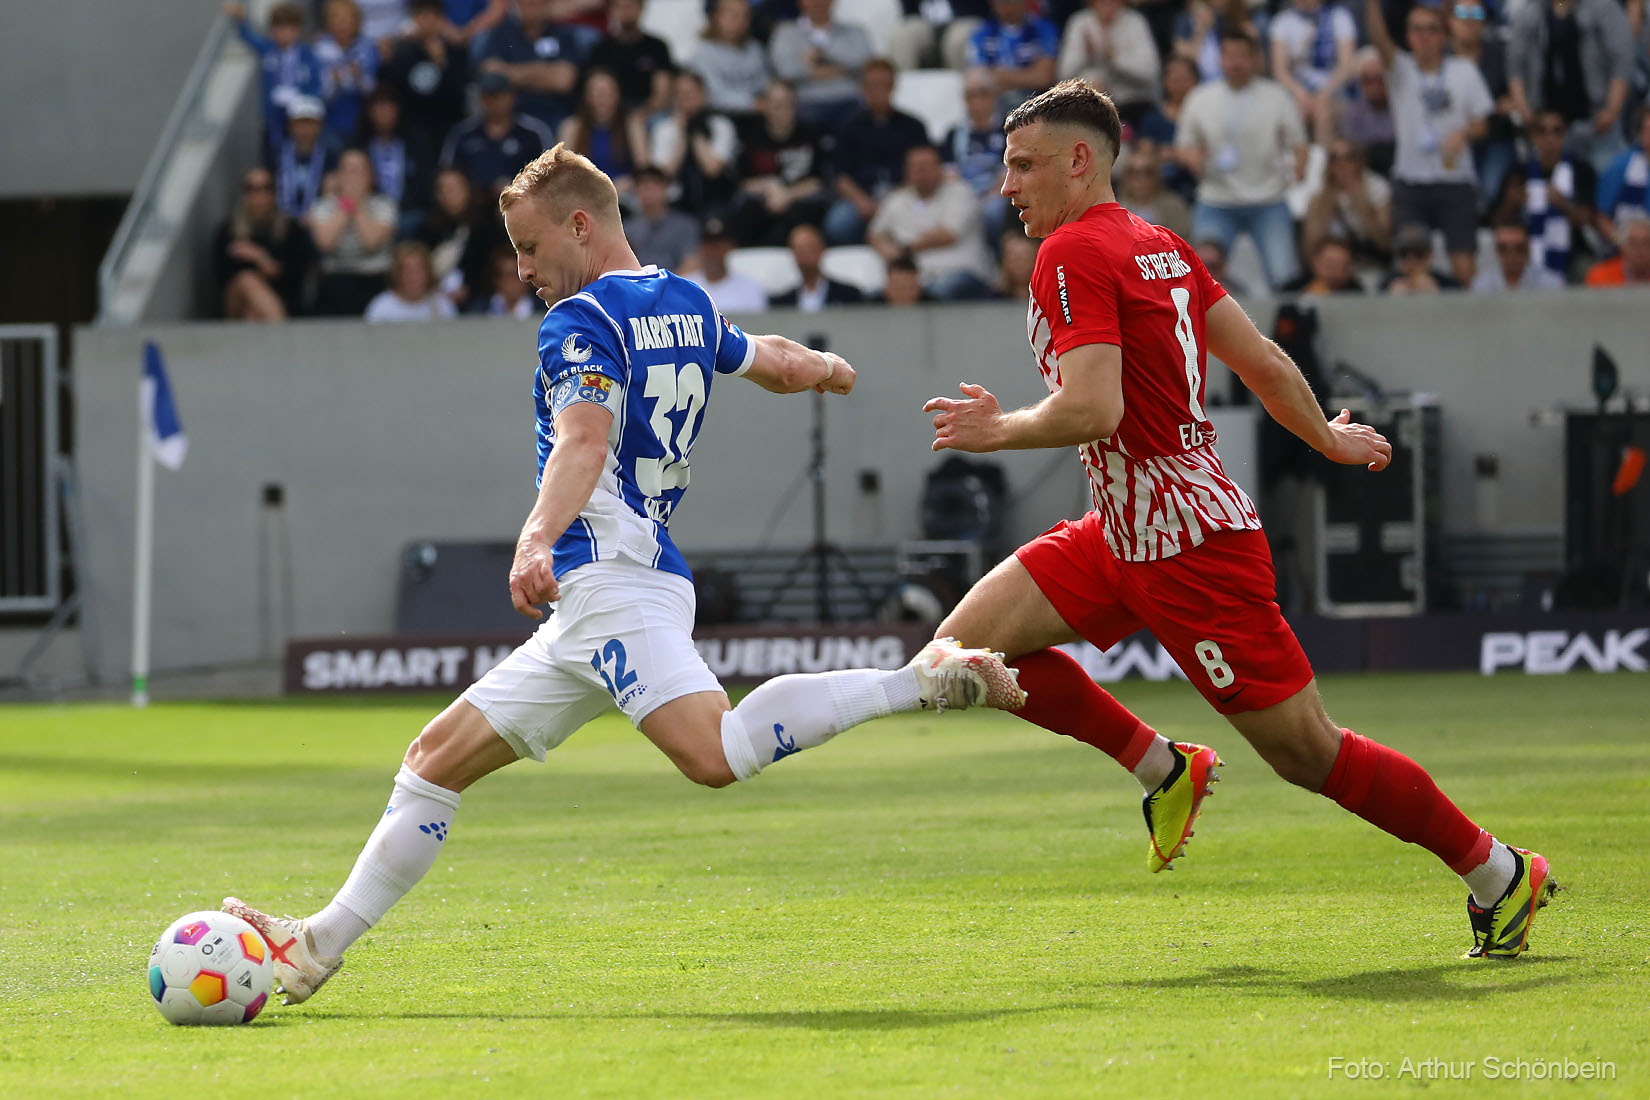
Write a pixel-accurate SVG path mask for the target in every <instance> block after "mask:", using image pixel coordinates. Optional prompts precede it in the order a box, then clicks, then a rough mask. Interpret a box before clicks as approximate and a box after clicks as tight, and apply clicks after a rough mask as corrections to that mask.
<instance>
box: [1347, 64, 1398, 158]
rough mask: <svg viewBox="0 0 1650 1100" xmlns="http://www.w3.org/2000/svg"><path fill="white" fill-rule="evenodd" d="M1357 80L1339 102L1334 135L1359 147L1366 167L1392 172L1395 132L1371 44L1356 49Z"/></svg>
mask: <svg viewBox="0 0 1650 1100" xmlns="http://www.w3.org/2000/svg"><path fill="white" fill-rule="evenodd" d="M1357 74H1358V75H1357V80H1356V81H1355V87H1354V88H1353V89H1352V94H1351V95H1350V96H1349V97H1348V98H1347V100H1346V102H1345V103H1343V104H1342V105H1341V117H1340V121H1339V122H1338V123H1337V124H1336V127H1335V133H1336V136H1337V137H1343V138H1345V139H1346V140H1347V141H1350V142H1351V143H1352V144H1353V145H1356V146H1357V147H1358V148H1359V149H1361V150H1362V151H1363V157H1364V163H1365V165H1367V166H1368V168H1369V170H1370V171H1372V172H1375V173H1377V174H1379V175H1381V176H1388V175H1390V174H1391V173H1392V160H1393V157H1394V156H1395V155H1396V152H1397V135H1396V131H1394V130H1393V128H1392V101H1391V99H1390V97H1389V96H1388V94H1387V87H1386V72H1385V70H1384V69H1382V67H1381V55H1380V54H1379V53H1377V52H1376V51H1375V48H1374V47H1372V46H1371V47H1368V48H1365V49H1362V50H1359V51H1358V58H1357Z"/></svg>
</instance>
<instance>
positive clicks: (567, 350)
mask: <svg viewBox="0 0 1650 1100" xmlns="http://www.w3.org/2000/svg"><path fill="white" fill-rule="evenodd" d="M595 350H596V349H594V348H592V347H591V346H590V345H589V344H585V345H584V347H582V348H581V347H580V346H579V334H578V333H576V332H575V333H572V334H570V335H569V336H568V337H567V339H565V340H563V341H562V342H561V357H562V358H563V359H565V360H567V361H568V362H569V363H586V362H589V361H590V357H591V356H592V355H594V354H595Z"/></svg>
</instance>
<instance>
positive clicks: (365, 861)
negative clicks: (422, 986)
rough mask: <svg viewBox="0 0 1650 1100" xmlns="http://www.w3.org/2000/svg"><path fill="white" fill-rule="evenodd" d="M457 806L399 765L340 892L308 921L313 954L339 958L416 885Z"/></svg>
mask: <svg viewBox="0 0 1650 1100" xmlns="http://www.w3.org/2000/svg"><path fill="white" fill-rule="evenodd" d="M459 801H460V799H459V794H458V792H457V791H449V790H447V789H446V788H445V787H438V786H436V785H435V784H434V783H431V782H430V781H429V780H427V779H421V778H419V777H418V776H417V775H416V774H414V773H413V770H412V769H411V768H409V767H407V766H406V765H405V764H403V765H401V770H400V771H399V772H397V773H396V776H395V787H394V788H393V789H392V790H391V791H390V804H389V806H388V807H387V808H386V809H385V810H384V816H383V817H381V818H379V819H378V827H377V828H375V829H373V831H372V836H370V837H368V838H367V846H366V847H365V848H363V849H362V850H361V854H360V856H359V857H357V858H356V860H355V867H354V869H353V870H351V871H350V873H349V878H348V879H346V880H345V881H344V886H343V889H341V890H339V891H338V895H337V896H336V897H334V898H333V899H332V902H331V903H330V904H329V905H327V907H326V908H325V909H322V910H321V911H320V912H319V913H316V914H315V915H314V916H312V917H310V918H309V930H310V934H311V935H313V936H314V938H315V950H316V951H318V952H319V953H320V954H322V955H341V954H343V953H344V950H345V949H346V948H348V947H349V945H350V944H352V943H354V942H355V941H356V940H357V939H359V938H360V936H361V934H362V933H363V932H365V931H366V930H367V929H369V928H371V927H372V926H373V925H375V924H377V923H378V922H379V921H380V920H382V919H383V917H384V914H385V913H387V912H389V909H390V906H392V905H394V904H395V903H396V902H398V901H400V900H401V899H402V897H404V896H405V895H406V893H407V891H409V890H411V889H412V888H413V887H414V886H416V885H417V884H418V880H419V879H421V878H423V877H424V874H425V872H426V871H428V870H429V869H430V868H431V867H432V866H434V864H435V857H436V856H437V855H439V854H440V852H441V846H442V843H443V842H444V841H445V840H446V839H447V832H448V830H449V829H450V828H451V827H452V823H453V817H454V816H455V815H456V814H457V812H458V803H459Z"/></svg>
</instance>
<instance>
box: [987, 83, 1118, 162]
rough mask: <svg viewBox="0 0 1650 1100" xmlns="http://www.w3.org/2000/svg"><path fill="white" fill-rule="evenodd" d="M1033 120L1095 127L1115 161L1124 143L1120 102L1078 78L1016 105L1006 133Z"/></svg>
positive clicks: (1009, 118)
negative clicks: (1113, 100)
mask: <svg viewBox="0 0 1650 1100" xmlns="http://www.w3.org/2000/svg"><path fill="white" fill-rule="evenodd" d="M1033 122H1046V123H1048V124H1049V125H1051V126H1080V127H1082V128H1083V129H1085V130H1089V131H1092V132H1093V133H1095V134H1098V135H1100V136H1101V137H1103V138H1105V139H1106V142H1107V150H1106V151H1107V153H1108V154H1109V155H1110V159H1111V160H1114V161H1115V160H1116V159H1117V151H1118V150H1119V149H1121V148H1122V147H1123V120H1122V119H1120V118H1118V117H1117V105H1116V104H1115V103H1113V102H1112V101H1111V96H1109V95H1107V94H1106V93H1105V92H1102V91H1100V90H1098V89H1097V88H1094V87H1092V86H1091V85H1089V84H1087V83H1086V82H1084V81H1082V80H1078V79H1075V78H1074V79H1071V80H1062V81H1061V82H1060V83H1058V84H1056V85H1055V86H1054V87H1052V88H1050V89H1049V90H1048V91H1046V92H1040V93H1039V94H1037V95H1035V96H1032V97H1031V98H1030V99H1028V100H1026V101H1025V102H1024V103H1022V104H1020V105H1019V106H1018V107H1016V108H1014V110H1013V111H1012V112H1011V113H1010V114H1009V116H1008V118H1007V119H1005V120H1004V121H1003V133H1005V134H1012V133H1013V132H1014V131H1015V130H1018V129H1020V127H1022V126H1030V125H1031V124H1032V123H1033Z"/></svg>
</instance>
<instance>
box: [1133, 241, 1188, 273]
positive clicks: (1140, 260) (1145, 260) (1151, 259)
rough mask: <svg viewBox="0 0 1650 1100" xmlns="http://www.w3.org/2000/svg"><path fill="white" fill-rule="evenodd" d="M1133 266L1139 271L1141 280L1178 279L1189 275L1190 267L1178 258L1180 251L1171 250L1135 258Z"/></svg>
mask: <svg viewBox="0 0 1650 1100" xmlns="http://www.w3.org/2000/svg"><path fill="white" fill-rule="evenodd" d="M1134 265H1135V266H1136V267H1138V268H1139V269H1140V277H1141V278H1142V279H1146V280H1151V279H1179V278H1181V277H1182V276H1185V275H1189V274H1191V270H1192V268H1191V265H1190V264H1188V263H1187V262H1186V261H1185V260H1183V259H1181V257H1180V249H1178V248H1173V249H1170V250H1169V251H1167V252H1153V253H1151V254H1149V255H1146V256H1136V257H1135V258H1134Z"/></svg>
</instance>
